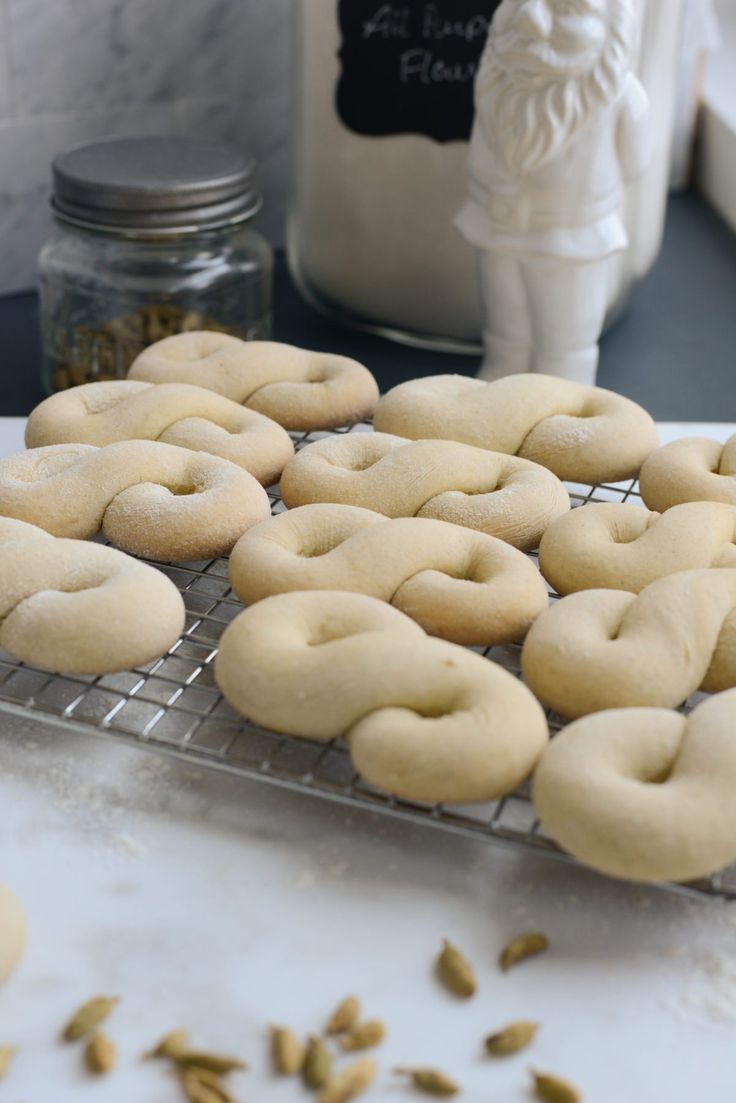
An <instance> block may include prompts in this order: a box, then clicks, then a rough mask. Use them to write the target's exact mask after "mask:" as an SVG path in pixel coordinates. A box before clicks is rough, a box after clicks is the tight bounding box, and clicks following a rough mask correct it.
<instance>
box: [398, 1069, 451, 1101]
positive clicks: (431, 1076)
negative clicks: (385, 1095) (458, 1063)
mask: <svg viewBox="0 0 736 1103" xmlns="http://www.w3.org/2000/svg"><path fill="white" fill-rule="evenodd" d="M394 1072H395V1073H397V1075H399V1076H408V1077H410V1079H411V1082H412V1085H413V1086H414V1087H415V1088H416V1089H417V1091H420V1092H424V1094H425V1095H437V1096H450V1095H457V1093H458V1092H459V1091H460V1085H459V1084H457V1083H456V1082H455V1081H454V1080H452V1079H451V1078H450V1077H449V1076H447V1074H446V1073H444V1072H441V1071H440V1070H439V1069H394Z"/></svg>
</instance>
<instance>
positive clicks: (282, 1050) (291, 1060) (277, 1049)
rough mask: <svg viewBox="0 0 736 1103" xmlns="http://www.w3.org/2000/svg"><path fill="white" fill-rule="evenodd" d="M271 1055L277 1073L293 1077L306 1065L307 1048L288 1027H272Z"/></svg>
mask: <svg viewBox="0 0 736 1103" xmlns="http://www.w3.org/2000/svg"><path fill="white" fill-rule="evenodd" d="M271 1053H272V1055H273V1064H274V1068H275V1069H276V1072H280V1073H281V1074H282V1075H284V1076H293V1075H294V1073H295V1072H299V1069H300V1068H301V1067H302V1065H303V1064H304V1055H305V1053H306V1047H305V1045H304V1043H303V1042H302V1041H301V1040H300V1039H299V1038H297V1036H296V1034H294V1032H293V1031H291V1030H289V1028H288V1027H286V1026H272V1027H271Z"/></svg>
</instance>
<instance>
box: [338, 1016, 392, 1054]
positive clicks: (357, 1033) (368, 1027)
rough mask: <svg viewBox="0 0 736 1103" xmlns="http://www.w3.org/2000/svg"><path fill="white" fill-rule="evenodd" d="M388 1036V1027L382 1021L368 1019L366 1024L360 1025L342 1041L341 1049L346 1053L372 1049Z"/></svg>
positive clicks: (343, 1037) (350, 1031) (344, 1036)
mask: <svg viewBox="0 0 736 1103" xmlns="http://www.w3.org/2000/svg"><path fill="white" fill-rule="evenodd" d="M385 1036H386V1027H385V1026H384V1025H383V1023H382V1022H381V1020H380V1019H366V1021H365V1022H364V1023H358V1024H357V1026H354V1027H353V1029H352V1030H349V1031H348V1033H347V1034H344V1035H343V1036H342V1038H341V1039H340V1045H341V1047H342V1048H343V1049H344V1050H345V1051H346V1052H348V1051H350V1050H354V1049H370V1048H371V1046H377V1045H378V1043H379V1042H382V1041H383V1039H384V1037H385Z"/></svg>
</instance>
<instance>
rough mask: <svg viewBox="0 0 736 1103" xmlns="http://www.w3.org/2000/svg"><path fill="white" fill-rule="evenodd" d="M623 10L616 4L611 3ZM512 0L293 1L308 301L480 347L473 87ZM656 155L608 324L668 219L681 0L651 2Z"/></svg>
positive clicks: (644, 13) (301, 236)
mask: <svg viewBox="0 0 736 1103" xmlns="http://www.w3.org/2000/svg"><path fill="white" fill-rule="evenodd" d="M609 2H610V3H612V4H613V3H615V2H616V0H609ZM498 4H499V0H432V2H429V0H396V2H394V3H381V2H380V0H294V19H295V35H294V42H295V51H296V58H295V74H296V76H295V87H294V103H293V118H294V148H293V179H292V193H291V205H290V212H289V226H288V251H289V263H290V267H291V270H292V273H293V275H294V277H295V279H296V281H297V283H298V285H299V286H300V288H301V290H302V292H303V294H304V295H305V296H306V297H307V298H308V299H310V300H311V301H312V302H313V303H314V304H315V305H317V306H319V307H321V308H323V309H324V310H327V311H328V312H331V313H333V314H337V315H339V316H340V317H342V318H343V319H345V320H348V321H352V322H353V323H355V324H358V325H363V326H369V327H371V328H376V329H378V330H380V331H383V332H385V333H388V334H389V335H392V336H396V337H398V338H400V339H404V340H409V341H411V342H413V343H417V344H425V343H426V344H429V345H432V346H436V347H447V348H457V349H466V350H467V351H476V350H477V349H478V348H479V347H480V334H481V328H482V327H481V308H480V301H479V296H478V290H477V284H476V269H475V260H474V255H473V250H472V248H471V247H470V246H469V245H468V244H467V243H466V242H465V241H464V240H463V238H462V237H461V235H460V233H459V231H458V230H457V229H456V227H455V225H454V223H453V219H454V216H455V215H456V213H457V211H458V209H459V208H460V206H461V205H462V202H463V200H464V197H465V191H466V187H467V142H468V138H469V136H470V131H471V127H472V120H473V80H474V76H475V72H476V69H477V64H478V60H479V58H480V54H481V52H482V50H483V46H484V45H485V40H486V37H487V33H488V28H489V26H490V22H491V19H492V17H493V14H494V12H495V10H496V8H497V7H498ZM637 4H638V7H639V14H640V19H641V45H640V55H639V63H638V73H639V76H640V78H641V80H642V82H643V84H644V86H645V88H646V90H647V92H648V94H649V97H650V100H651V106H652V119H653V136H654V156H653V159H652V161H651V164H650V167H649V169H648V171H647V172H646V173H645V175H644V176H643V177H642V178H641V179H640V180H638V181H637V182H636V183H635V184H633V185H632V186H631V187H630V188H629V190H628V193H627V195H626V200H625V203H626V211H625V222H626V225H627V229H628V234H629V248H628V250H627V251H626V252H625V253H623V254H619V255H617V256H615V257H613V258H612V259H611V261H610V265H611V270H610V281H609V287H610V291H609V318H610V317H611V316H612V315H613V314H614V313H615V312H617V311H618V310H619V309H620V308H621V306H622V305H623V303H624V302H625V300H626V298H627V297H628V295H629V293H630V292H631V289H632V287H633V286H634V285H635V283H636V281H637V280H638V279H640V278H641V277H642V276H643V275H644V274H645V273H646V272H647V270H648V269H649V267H650V266H651V265H652V263H653V262H654V259H655V258H656V255H657V252H658V250H659V246H660V243H661V237H662V230H663V225H664V214H665V203H666V193H667V181H668V174H669V151H670V144H671V133H672V119H673V110H674V87H675V77H676V70H677V57H678V47H679V28H680V13H681V5H682V0H637Z"/></svg>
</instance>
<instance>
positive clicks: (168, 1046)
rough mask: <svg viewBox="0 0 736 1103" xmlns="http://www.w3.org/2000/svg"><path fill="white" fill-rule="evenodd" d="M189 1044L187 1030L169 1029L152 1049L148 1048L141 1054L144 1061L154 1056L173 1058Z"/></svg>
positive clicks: (152, 1058) (154, 1057)
mask: <svg viewBox="0 0 736 1103" xmlns="http://www.w3.org/2000/svg"><path fill="white" fill-rule="evenodd" d="M188 1046H189V1031H188V1030H184V1029H182V1028H180V1029H177V1030H170V1031H169V1033H168V1034H164V1036H163V1038H162V1039H161V1041H160V1042H158V1043H157V1044H156V1045H155V1046H154V1047H153V1049H149V1050H148V1051H147V1052H146V1053H144V1054H143V1059H144V1061H151V1060H154V1059H156V1058H166V1057H168V1058H170V1059H172V1060H173V1058H175V1057H178V1056H179V1054H181V1053H184V1052H185V1051H186V1049H187V1048H188Z"/></svg>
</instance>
